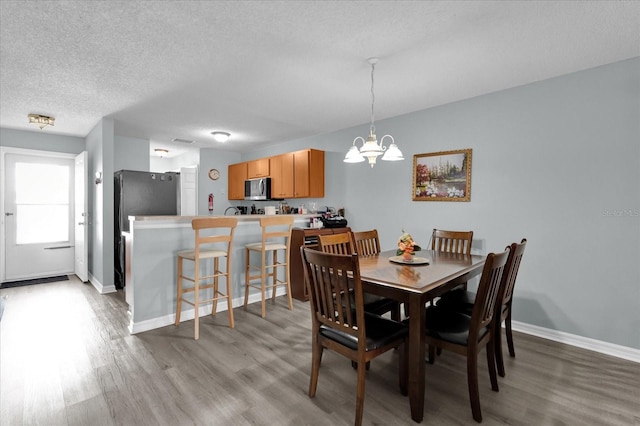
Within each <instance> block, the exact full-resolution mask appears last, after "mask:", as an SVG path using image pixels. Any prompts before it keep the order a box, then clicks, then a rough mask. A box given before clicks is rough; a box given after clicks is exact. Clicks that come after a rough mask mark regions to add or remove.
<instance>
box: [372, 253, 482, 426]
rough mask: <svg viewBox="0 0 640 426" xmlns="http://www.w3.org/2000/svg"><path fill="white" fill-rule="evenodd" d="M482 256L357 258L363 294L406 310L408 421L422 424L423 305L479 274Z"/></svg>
mask: <svg viewBox="0 0 640 426" xmlns="http://www.w3.org/2000/svg"><path fill="white" fill-rule="evenodd" d="M485 259H486V256H484V255H476V254H471V255H467V254H457V253H445V252H440V251H433V250H421V251H418V252H415V253H414V255H413V256H412V258H411V260H405V259H403V258H402V256H396V250H388V251H383V252H381V253H378V254H375V255H372V256H362V257H360V261H359V263H360V277H361V279H362V285H363V289H364V291H366V292H367V293H371V294H376V295H379V296H383V297H387V298H390V299H394V300H397V301H399V302H402V303H405V304H406V305H407V306H408V307H409V309H408V314H409V318H408V323H409V340H408V343H407V345H408V347H407V353H408V373H409V378H408V392H409V405H410V407H411V418H412V419H413V420H414V421H415V422H418V423H420V422H422V419H423V417H424V400H425V398H424V397H425V352H426V351H425V305H426V303H427V302H428V301H430V300H433V299H434V298H435V297H438V296H440V295H442V294H444V293H445V292H447V291H449V290H451V289H453V288H455V287H457V286H459V285H461V284H463V283H466V282H467V281H469V279H470V278H472V277H474V276H477V275H480V274H481V272H482V269H483V267H484V263H485Z"/></svg>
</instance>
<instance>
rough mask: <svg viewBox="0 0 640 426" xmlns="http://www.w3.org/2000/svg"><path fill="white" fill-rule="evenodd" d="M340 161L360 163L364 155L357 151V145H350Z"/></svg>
mask: <svg viewBox="0 0 640 426" xmlns="http://www.w3.org/2000/svg"><path fill="white" fill-rule="evenodd" d="M342 161H344V162H345V163H362V162H363V161H364V157H363V156H362V155H361V154H360V151H358V147H357V146H355V145H352V146H351V148H349V151H347V155H345V157H344V160H342Z"/></svg>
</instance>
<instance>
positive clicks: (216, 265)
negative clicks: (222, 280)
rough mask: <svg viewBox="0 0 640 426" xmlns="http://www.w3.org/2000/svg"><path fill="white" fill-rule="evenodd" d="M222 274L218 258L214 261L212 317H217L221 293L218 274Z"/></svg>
mask: <svg viewBox="0 0 640 426" xmlns="http://www.w3.org/2000/svg"><path fill="white" fill-rule="evenodd" d="M219 272H220V264H219V259H218V258H217V257H216V258H215V259H213V275H215V276H214V277H213V303H212V306H211V315H212V316H215V315H216V313H217V312H218V295H219V294H220V292H219V291H218V273H219Z"/></svg>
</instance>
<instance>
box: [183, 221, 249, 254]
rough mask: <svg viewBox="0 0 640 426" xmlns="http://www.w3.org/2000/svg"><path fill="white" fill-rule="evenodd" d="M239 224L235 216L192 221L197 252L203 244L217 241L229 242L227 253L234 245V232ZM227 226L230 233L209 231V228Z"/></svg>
mask: <svg viewBox="0 0 640 426" xmlns="http://www.w3.org/2000/svg"><path fill="white" fill-rule="evenodd" d="M237 224H238V219H236V218H235V217H207V218H196V219H193V220H192V221H191V227H192V228H193V230H194V233H195V252H196V254H197V253H199V252H200V250H201V249H202V248H205V249H206V247H203V246H206V245H210V244H215V243H227V249H226V250H227V253H229V252H230V251H231V247H232V245H233V234H234V232H235V229H236V225H237ZM220 228H227V229H229V232H228V233H220V232H207V230H212V229H220Z"/></svg>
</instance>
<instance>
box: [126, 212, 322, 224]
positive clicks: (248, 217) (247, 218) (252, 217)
mask: <svg viewBox="0 0 640 426" xmlns="http://www.w3.org/2000/svg"><path fill="white" fill-rule="evenodd" d="M265 216H267V215H264V214H242V215H235V216H234V215H226V216H224V215H211V216H209V215H202V216H129V220H135V221H173V222H191V221H192V220H193V219H195V218H198V217H235V218H237V219H238V222H255V221H258V220H259V219H261V218H263V217H265ZM276 216H293V218H294V220H295V219H310V218H312V217H320V216H322V215H320V214H317V213H314V214H287V215H276Z"/></svg>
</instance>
